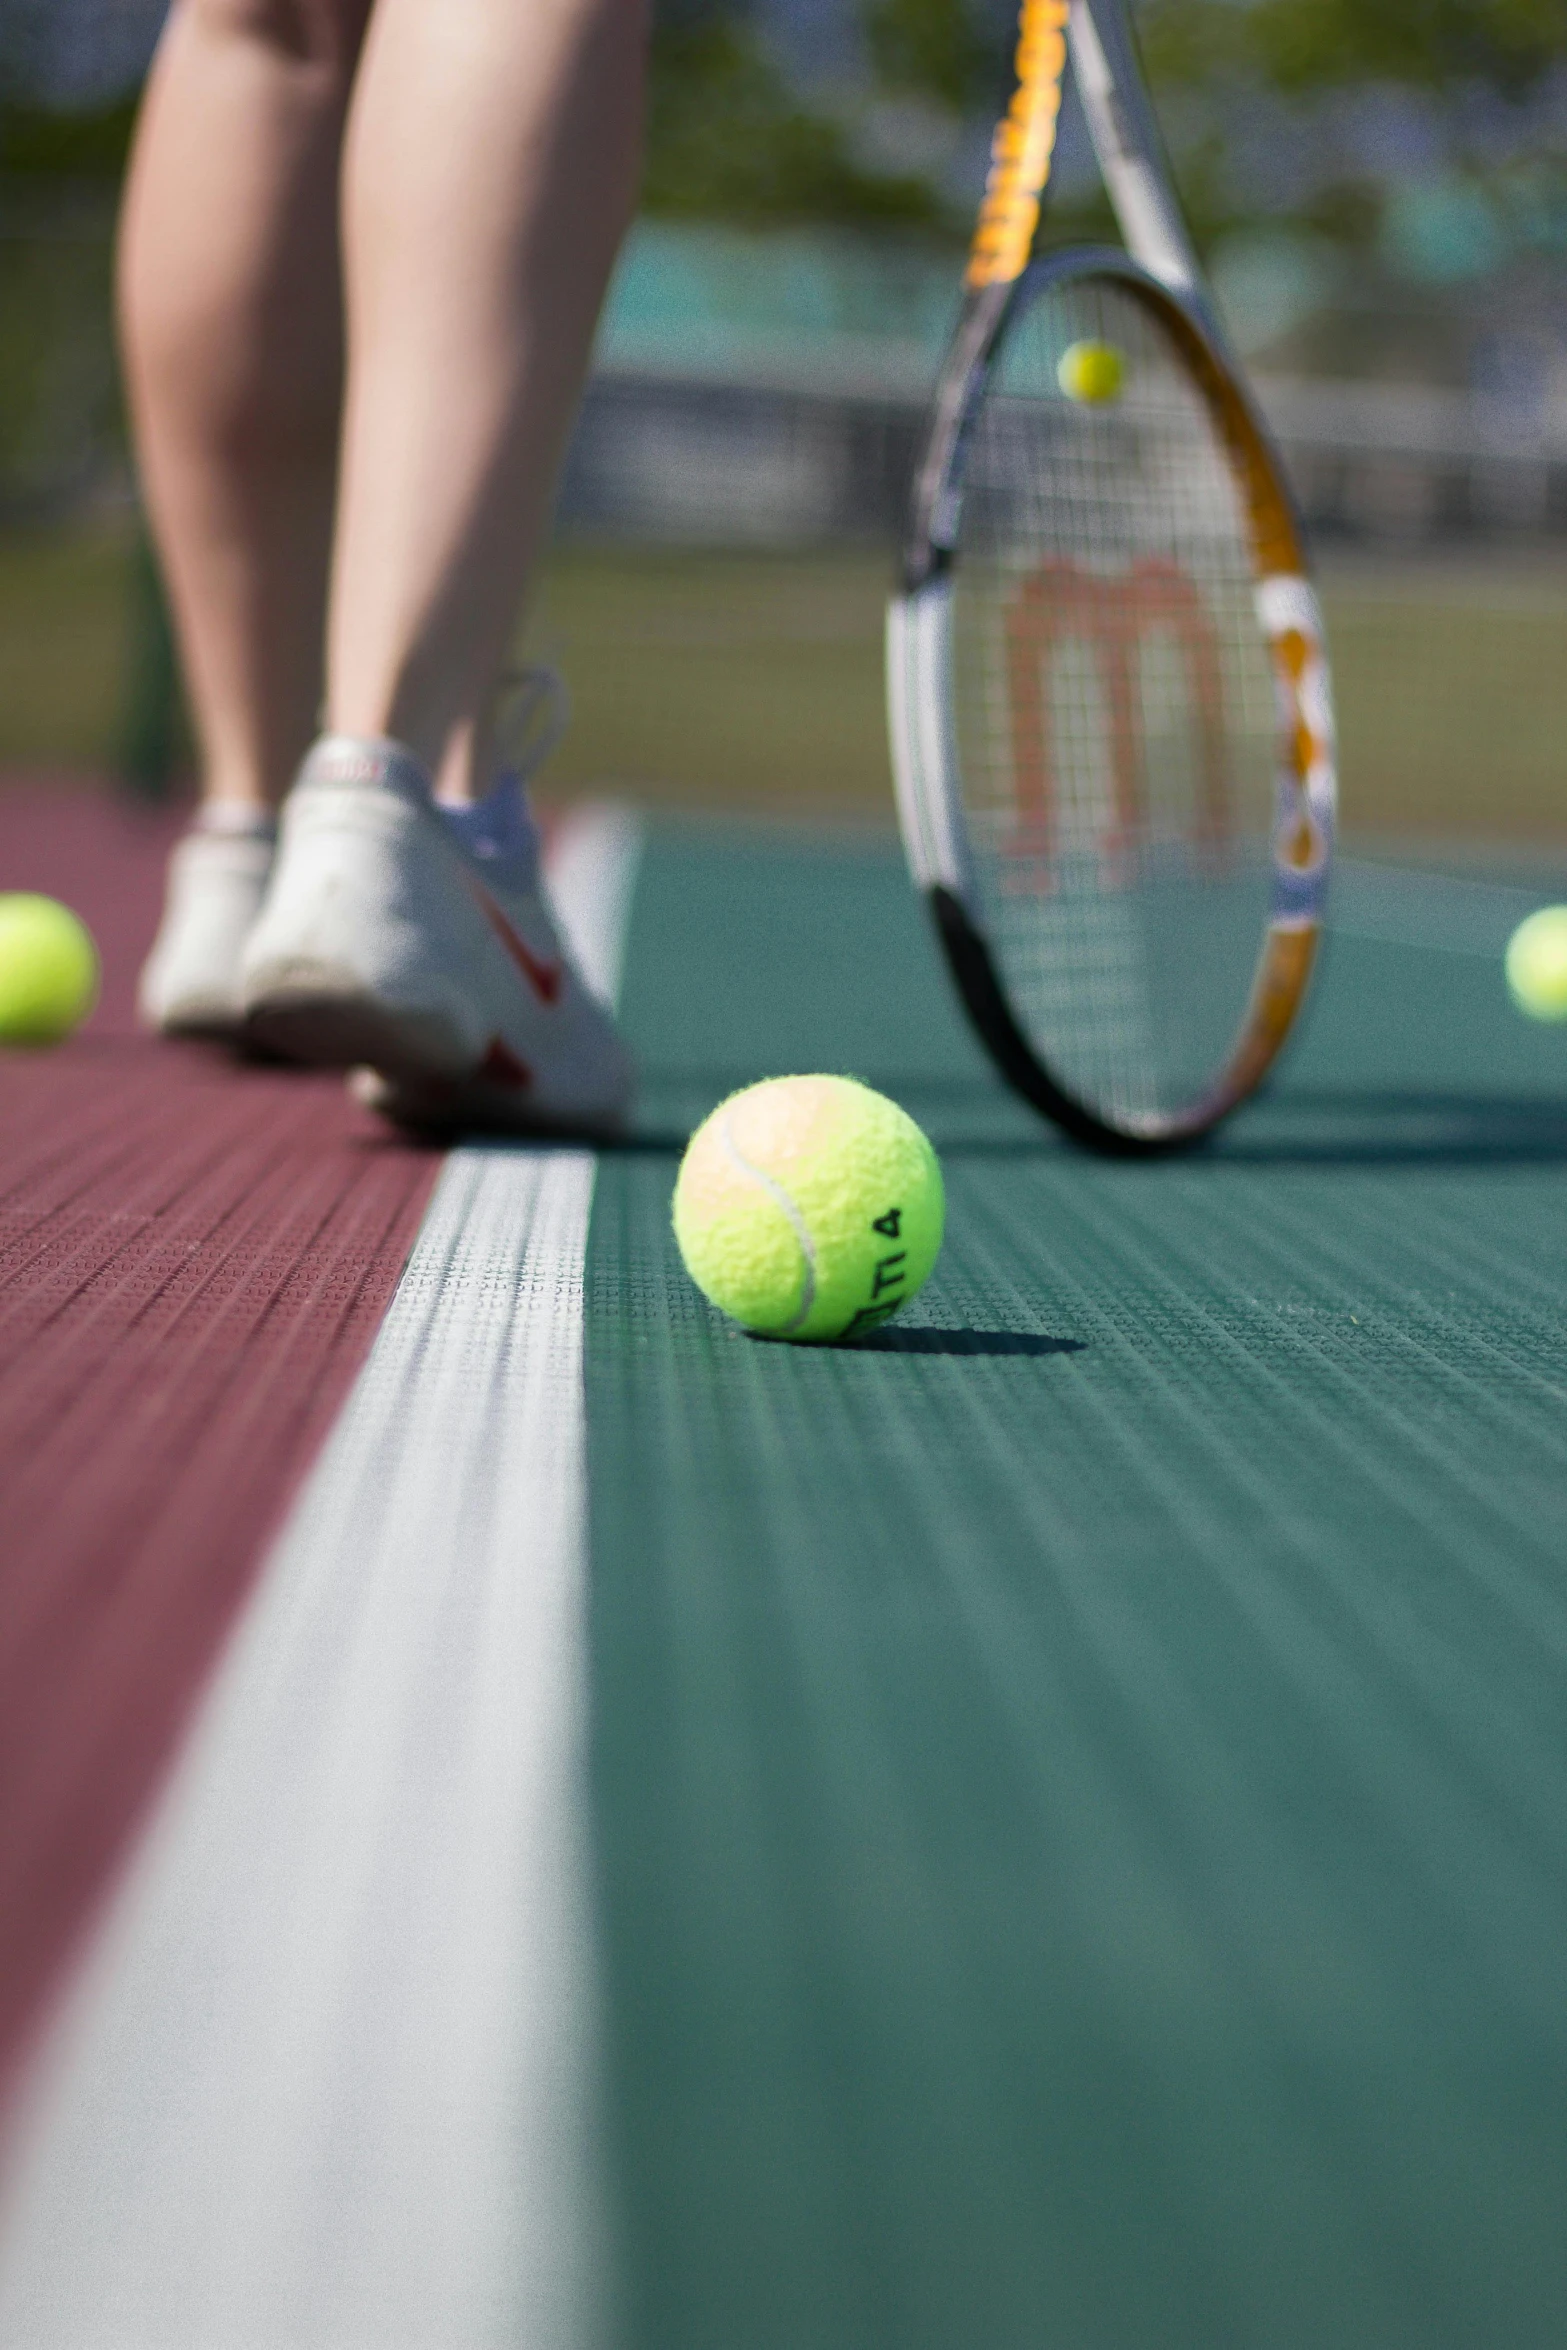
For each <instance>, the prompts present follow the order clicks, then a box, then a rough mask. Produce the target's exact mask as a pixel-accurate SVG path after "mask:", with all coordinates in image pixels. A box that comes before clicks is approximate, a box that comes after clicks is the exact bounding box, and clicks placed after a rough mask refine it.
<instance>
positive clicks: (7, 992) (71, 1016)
mask: <svg viewBox="0 0 1567 2350" xmlns="http://www.w3.org/2000/svg"><path fill="white" fill-rule="evenodd" d="M97 1000H98V950H97V948H96V947H95V946H94V945H93V942H92V934H91V933H90V931H89V930H88V928H87V926H86V924H85V923H84V922H80V921H78V919H77V917H76V916H75V915H74V914H73V913H72V912H71V910H70V908H69V906H62V905H61V904H60V902H59V900H58V899H57V898H44V897H37V896H35V895H34V894H33V893H32V892H31V891H30V890H13V891H9V892H7V893H5V894H3V895H0V1044H58V1043H59V1041H60V1039H61V1038H62V1037H64V1036H69V1035H70V1033H71V1030H72V1029H73V1028H75V1027H77V1026H79V1024H80V1023H81V1022H82V1021H83V1020H85V1019H86V1017H87V1015H88V1013H89V1012H90V1011H91V1010H92V1008H93V1005H94V1004H95V1003H96V1002H97Z"/></svg>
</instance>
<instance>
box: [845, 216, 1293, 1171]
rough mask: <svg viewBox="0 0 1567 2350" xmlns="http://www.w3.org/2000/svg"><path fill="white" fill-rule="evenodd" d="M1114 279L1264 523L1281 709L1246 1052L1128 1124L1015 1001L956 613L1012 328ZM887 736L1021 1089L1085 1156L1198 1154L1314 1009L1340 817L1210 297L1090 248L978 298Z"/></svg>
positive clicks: (983, 1016)
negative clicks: (967, 811) (1041, 1038)
mask: <svg viewBox="0 0 1567 2350" xmlns="http://www.w3.org/2000/svg"><path fill="white" fill-rule="evenodd" d="M1106 278H1108V279H1110V280H1112V281H1114V282H1115V284H1116V285H1117V286H1118V287H1119V288H1120V289H1121V290H1123V291H1124V292H1126V293H1128V294H1130V295H1131V296H1132V298H1133V299H1134V300H1136V301H1138V302H1140V303H1141V304H1142V305H1143V306H1144V307H1145V308H1147V309H1148V310H1149V311H1151V312H1152V313H1153V314H1154V315H1155V317H1156V318H1157V319H1158V320H1159V321H1160V322H1161V323H1162V325H1163V326H1164V328H1165V330H1166V332H1167V333H1168V335H1169V337H1170V340H1171V342H1172V344H1173V346H1174V347H1175V349H1176V350H1177V351H1178V352H1179V354H1180V356H1181V358H1182V360H1183V361H1184V363H1185V366H1186V368H1187V371H1188V373H1189V375H1190V378H1191V381H1192V383H1193V385H1194V387H1195V388H1196V390H1197V391H1198V392H1199V394H1200V395H1201V398H1202V400H1203V403H1204V405H1205V407H1206V409H1207V412H1208V415H1209V417H1210V420H1211V422H1212V423H1213V426H1214V428H1215V433H1216V437H1217V438H1218V440H1219V442H1220V443H1221V444H1222V446H1223V448H1224V450H1225V452H1226V455H1227V457H1228V459H1229V464H1230V470H1231V474H1232V478H1233V479H1234V481H1235V483H1236V487H1237V490H1238V492H1239V495H1240V498H1241V502H1242V505H1243V507H1244V510H1245V512H1246V515H1247V518H1248V522H1249V525H1250V533H1251V540H1252V547H1253V553H1254V562H1255V571H1256V595H1257V609H1258V616H1259V622H1260V624H1261V628H1262V632H1263V634H1264V637H1265V639H1266V642H1267V645H1268V650H1269V653H1270V656H1271V665H1272V671H1273V678H1274V687H1275V701H1276V709H1277V738H1276V739H1277V746H1278V748H1277V780H1276V799H1277V816H1276V821H1275V826H1274V836H1273V884H1272V897H1271V903H1270V906H1269V909H1268V913H1267V918H1266V923H1265V927H1264V930H1263V936H1262V942H1261V951H1260V954H1259V959H1258V963H1257V968H1256V972H1255V976H1254V978H1253V982H1252V986H1251V991H1250V995H1249V998H1248V1000H1247V1003H1246V1006H1245V1009H1244V1011H1243V1013H1242V1015H1241V1017H1240V1021H1239V1025H1238V1029H1237V1033H1236V1037H1235V1041H1234V1044H1233V1046H1232V1049H1231V1051H1230V1053H1229V1055H1228V1057H1227V1059H1226V1060H1225V1062H1224V1064H1223V1066H1222V1067H1221V1068H1220V1069H1219V1070H1218V1071H1217V1072H1216V1073H1215V1075H1214V1077H1213V1079H1212V1081H1211V1083H1210V1084H1209V1085H1208V1086H1207V1088H1206V1089H1205V1090H1204V1091H1202V1092H1201V1093H1200V1094H1199V1095H1198V1096H1197V1097H1196V1098H1195V1099H1194V1100H1192V1101H1191V1102H1189V1103H1187V1104H1186V1105H1184V1106H1183V1107H1181V1108H1180V1109H1178V1110H1175V1111H1171V1112H1168V1113H1157V1114H1155V1113H1144V1114H1139V1115H1138V1116H1137V1117H1135V1118H1131V1117H1128V1118H1125V1119H1123V1120H1122V1121H1120V1122H1115V1121H1112V1120H1111V1119H1109V1118H1107V1117H1106V1116H1105V1115H1104V1114H1103V1113H1102V1111H1100V1110H1099V1109H1097V1108H1096V1107H1094V1106H1093V1105H1091V1104H1090V1103H1087V1102H1085V1101H1083V1100H1081V1099H1079V1098H1078V1096H1077V1095H1076V1094H1074V1093H1073V1092H1072V1091H1070V1089H1069V1088H1067V1087H1066V1086H1065V1085H1063V1084H1062V1083H1061V1082H1060V1081H1059V1080H1058V1078H1057V1077H1056V1076H1055V1075H1054V1074H1053V1073H1052V1071H1051V1070H1050V1068H1049V1067H1048V1065H1047V1063H1046V1061H1045V1060H1044V1058H1043V1057H1042V1056H1041V1055H1040V1053H1039V1052H1037V1051H1036V1050H1035V1048H1034V1046H1033V1045H1032V1043H1031V1042H1030V1041H1029V1039H1028V1037H1027V1036H1026V1035H1025V1033H1024V1031H1023V1029H1022V1027H1021V1025H1020V1023H1019V1022H1018V1020H1017V1019H1016V1017H1015V1015H1014V1013H1013V1011H1012V1008H1011V1005H1010V1004H1009V1002H1008V1000H1007V994H1006V990H1005V987H1004V985H1003V983H1002V979H1001V975H1000V972H999V971H998V968H997V964H996V959H995V957H994V956H993V954H992V952H991V948H990V944H989V942H988V939H987V937H986V933H985V925H984V919H983V914H982V910H981V907H980V902H979V895H978V891H977V889H976V887H975V881H974V875H973V871H972V866H971V862H970V858H969V853H968V844H967V834H966V828H965V824H964V817H963V807H962V796H961V786H960V781H959V770H958V752H957V744H956V739H955V731H954V727H953V722H952V707H951V684H950V679H951V606H952V591H953V578H954V571H955V567H956V565H957V564H958V563H959V561H960V560H961V557H960V548H959V539H960V532H961V525H962V509H963V476H964V459H965V451H966V444H967V441H968V438H969V435H970V433H971V430H972V428H973V425H974V422H975V420H976V418H977V417H978V415H979V413H980V409H981V406H982V404H983V401H984V398H985V395H986V392H987V390H988V388H989V383H990V379H991V376H992V373H993V371H994V368H995V365H996V362H997V358H998V355H999V353H1000V351H1001V349H1002V347H1003V344H1004V341H1005V337H1006V333H1007V329H1008V327H1009V325H1010V324H1011V322H1012V321H1013V320H1014V319H1015V318H1017V317H1019V316H1021V314H1022V313H1023V312H1024V311H1025V310H1026V309H1027V308H1028V307H1030V306H1031V305H1032V303H1033V302H1034V301H1036V300H1037V299H1038V298H1039V297H1040V296H1041V295H1043V294H1044V293H1046V292H1047V291H1049V290H1050V289H1051V288H1053V287H1057V286H1062V285H1065V284H1068V283H1071V282H1074V281H1075V282H1082V281H1085V280H1093V279H1100V280H1103V279H1106ZM887 695H888V730H889V738H890V743H891V749H892V765H893V778H894V785H895V789H896V795H897V804H898V816H899V823H900V827H901V829H902V833H903V839H904V845H905V849H906V852H907V855H908V859H909V865H910V869H911V872H912V875H913V878H914V881H915V884H916V886H917V887H919V888H920V889H921V890H922V891H923V892H924V894H925V896H926V898H927V900H928V902H929V904H930V908H931V913H932V916H933V918H934V921H935V925H936V930H937V934H938V936H939V938H940V940H941V945H942V949H943V952H944V953H945V956H946V959H947V963H948V966H949V968H950V970H951V973H952V977H953V980H954V982H955V984H956V986H957V989H958V992H959V994H960V996H961V998H962V1000H963V1003H964V1006H965V1009H966V1010H967V1013H968V1016H969V1019H970V1021H971V1023H972V1025H973V1026H974V1028H975V1029H976V1031H977V1032H978V1034H979V1036H980V1039H981V1041H982V1042H983V1043H984V1045H985V1046H986V1048H987V1050H988V1051H989V1053H990V1055H991V1058H992V1060H993V1061H994V1062H995V1064H996V1066H997V1067H998V1069H999V1070H1000V1072H1001V1073H1002V1075H1003V1076H1004V1077H1005V1078H1006V1079H1007V1081H1008V1083H1009V1084H1011V1085H1012V1086H1013V1088H1014V1089H1015V1090H1016V1091H1017V1092H1018V1093H1019V1094H1021V1095H1022V1096H1023V1098H1024V1099H1025V1100H1026V1101H1028V1102H1029V1103H1031V1104H1032V1106H1033V1107H1034V1108H1035V1109H1037V1110H1039V1111H1041V1112H1043V1113H1044V1115H1045V1116H1047V1117H1049V1118H1051V1119H1053V1120H1054V1121H1055V1122H1056V1123H1057V1124H1058V1125H1060V1126H1061V1127H1063V1128H1064V1129H1065V1130H1066V1131H1067V1132H1068V1133H1069V1134H1071V1135H1073V1136H1074V1137H1075V1138H1076V1139H1077V1140H1079V1141H1080V1142H1084V1143H1087V1144H1088V1145H1090V1146H1091V1147H1093V1148H1096V1149H1099V1150H1103V1151H1109V1152H1115V1153H1120V1154H1137V1155H1147V1154H1150V1153H1157V1152H1164V1151H1170V1150H1175V1149H1179V1148H1182V1147H1184V1146H1185V1145H1187V1144H1190V1143H1192V1142H1194V1141H1196V1140H1197V1139H1198V1138H1199V1137H1201V1136H1202V1135H1204V1134H1206V1133H1208V1132H1210V1131H1211V1129H1212V1128H1213V1127H1214V1126H1216V1125H1217V1124H1218V1123H1219V1121H1220V1120H1221V1119H1223V1118H1224V1117H1226V1116H1227V1115H1228V1114H1229V1112H1230V1111H1231V1110H1233V1109H1234V1108H1235V1107H1236V1106H1237V1105H1238V1104H1239V1103H1240V1102H1242V1101H1244V1100H1245V1099H1246V1097H1247V1095H1248V1094H1250V1093H1252V1092H1253V1091H1254V1090H1255V1089H1256V1087H1257V1086H1258V1085H1259V1084H1260V1083H1261V1081H1262V1079H1263V1077H1264V1076H1265V1075H1266V1074H1267V1071H1268V1069H1269V1068H1270V1067H1271V1066H1272V1064H1273V1062H1274V1060H1275V1059H1276V1057H1277V1055H1278V1053H1279V1051H1280V1049H1281V1047H1282V1046H1283V1043H1284V1041H1285V1038H1286V1037H1287V1036H1288V1034H1289V1031H1290V1029H1291V1027H1292V1025H1293V1023H1294V1021H1295V1018H1296V1015H1297V1013H1298V1012H1299V1010H1300V1007H1301V1004H1302V1002H1303V1001H1304V998H1305V994H1306V990H1307V987H1308V984H1309V982H1310V978H1311V973H1312V968H1313V965H1314V962H1315V959H1316V952H1317V947H1318V943H1319V940H1320V935H1321V924H1322V912H1323V905H1324V901H1325V895H1326V888H1327V880H1328V874H1329V869H1330V865H1331V857H1332V843H1333V832H1334V822H1335V815H1336V803H1337V780H1336V766H1335V751H1334V730H1333V710H1332V690H1331V684H1330V680H1329V675H1328V667H1327V652H1326V644H1325V638H1324V634H1323V629H1322V621H1321V614H1320V611H1319V609H1318V606H1317V600H1316V596H1315V593H1314V591H1313V589H1312V586H1311V582H1310V577H1309V574H1308V570H1307V565H1306V557H1305V550H1304V545H1303V541H1302V535H1301V528H1300V524H1299V521H1298V519H1297V516H1296V513H1295V509H1294V504H1293V500H1292V499H1291V496H1290V493H1289V490H1288V488H1287V486H1286V483H1285V479H1284V475H1283V472H1282V469H1281V467H1280V465H1279V462H1278V459H1277V457H1276V456H1275V455H1274V452H1273V449H1272V447H1271V444H1270V442H1269V439H1268V435H1267V431H1266V428H1265V426H1264V425H1263V423H1262V421H1261V419H1260V417H1259V416H1258V414H1257V411H1256V408H1255V405H1254V403H1253V401H1252V399H1251V396H1250V394H1249V392H1248V390H1247V388H1246V386H1245V384H1244V382H1243V380H1242V379H1241V378H1240V376H1239V375H1238V373H1237V372H1236V370H1235V369H1234V368H1233V366H1232V365H1231V363H1230V361H1229V360H1228V358H1227V356H1226V354H1225V352H1224V350H1223V348H1222V346H1221V344H1220V342H1219V340H1218V337H1217V335H1216V333H1215V332H1214V331H1213V329H1212V327H1211V324H1210V322H1209V319H1208V317H1207V313H1206V306H1205V304H1203V303H1202V302H1201V301H1200V300H1197V299H1193V298H1190V297H1188V296H1187V295H1186V293H1185V292H1184V290H1183V289H1180V288H1177V287H1174V286H1172V285H1171V284H1170V283H1169V282H1168V281H1167V280H1166V279H1165V278H1164V277H1163V276H1156V275H1155V274H1154V272H1153V271H1152V270H1150V269H1148V268H1146V267H1144V266H1143V265H1142V264H1141V263H1139V262H1138V261H1136V260H1134V259H1133V258H1132V257H1131V256H1130V255H1129V254H1127V253H1124V252H1121V251H1118V250H1116V249H1115V248H1113V247H1107V248H1102V249H1101V248H1096V247H1086V246H1085V247H1076V248H1072V249H1069V250H1067V251H1064V252H1060V253H1056V254H1053V255H1050V256H1047V257H1045V258H1043V259H1040V260H1037V261H1031V262H1029V263H1028V264H1027V265H1026V266H1025V268H1024V269H1023V270H1022V272H1021V273H1020V274H1019V275H1017V276H1016V277H1013V278H1010V279H1008V280H1006V281H1004V282H997V283H994V284H987V285H981V286H977V287H971V288H970V291H969V293H968V295H967V297H966V300H965V304H964V310H963V314H962V317H961V318H960V321H959V324H958V327H957V331H956V333H955V335H954V337H953V341H952V344H951V346H950V348H949V351H948V355H947V359H946V362H945V365H944V367H943V370H942V374H941V377H940V380H939V382H938V386H937V391H936V397H935V402H934V406H933V410H932V414H931V420H930V425H929V428H928V430H927V435H926V441H925V445H924V451H923V454H922V458H921V461H920V463H919V466H918V468H917V470H916V474H915V479H914V484H913V492H912V496H911V501H910V516H909V529H908V534H907V538H906V541H905V545H904V550H903V561H902V590H901V593H900V594H898V595H896V596H895V597H894V598H893V600H892V603H891V605H890V607H889V611H888V619H887Z"/></svg>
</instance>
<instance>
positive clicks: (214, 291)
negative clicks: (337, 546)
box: [120, 0, 444, 809]
mask: <svg viewBox="0 0 1567 2350" xmlns="http://www.w3.org/2000/svg"><path fill="white" fill-rule="evenodd" d="M369 5H370V0H178V4H177V5H176V7H175V10H174V13H173V15H172V17H171V19H170V21H169V25H168V28H167V30H166V32H165V35H164V39H163V42H162V44H161V46H160V48H159V51H158V56H157V61H156V63H155V65H154V68H153V73H152V78H151V83H150V85H149V89H148V94H147V99H146V102H145V105H144V108H143V111H142V117H141V122H140V125H139V128H138V131H137V138H136V150H135V155H134V159H133V162H132V167H131V173H130V180H129V186H128V189H127V195H126V202H125V208H124V212H123V216H122V228H121V249H120V315H121V328H122V339H123V344H124V352H125V371H126V380H127V386H128V390H129V396H130V403H131V413H132V418H133V421H134V426H135V433H136V445H137V454H138V458H139V462H140V469H141V479H142V487H143V492H144V495H145V498H146V502H147V509H148V513H149V517H150V520H151V524H152V528H153V532H154V535H155V538H156V541H157V545H158V549H159V553H160V556H161V558H162V563H163V569H164V575H165V577H166V579H167V582H168V587H169V594H170V600H171V603H172V606H173V611H174V619H175V626H176V630H177V634H178V637H179V642H180V649H181V653H182V656H183V664H184V670H185V676H186V682H187V686H188V689H189V693H190V698H191V703H192V706H193V715H194V718H195V724H196V729H197V733H198V737H199V741H200V749H201V756H202V766H203V783H204V791H205V794H206V796H207V798H208V800H209V801H210V802H217V803H220V804H227V805H230V806H234V807H237V808H238V809H244V808H247V807H260V806H263V805H266V804H269V803H275V802H276V801H277V800H278V799H280V798H281V796H282V794H283V793H284V791H285V790H286V789H287V787H288V784H289V782H290V780H291V779H292V776H293V773H294V770H295V768H296V767H297V765H298V763H299V760H300V758H301V756H302V754H303V752H304V750H305V748H306V746H307V745H308V743H309V741H310V739H311V737H312V735H313V734H314V733H315V731H316V727H317V724H318V722H319V713H320V705H321V698H322V667H323V663H322V639H323V633H324V627H325V613H326V579H327V570H328V563H329V552H330V543H331V530H332V506H333V494H334V484H335V476H336V460H337V443H338V431H339V423H340V410H341V397H342V373H343V358H342V352H343V330H342V282H341V268H340V262H339V241H338V177H339V156H340V148H341V142H342V133H343V124H344V120H345V117H346V112H347V105H348V96H349V91H350V87H351V84H352V79H353V73H354V67H355V61H356V58H357V55H358V51H359V47H360V43H361V40H362V36H363V29H364V22H365V18H366V15H367V13H368V9H369ZM433 13H434V14H436V15H441V14H443V13H444V5H443V8H442V9H438V10H436V11H434V12H433Z"/></svg>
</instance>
